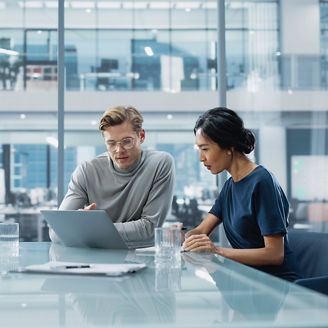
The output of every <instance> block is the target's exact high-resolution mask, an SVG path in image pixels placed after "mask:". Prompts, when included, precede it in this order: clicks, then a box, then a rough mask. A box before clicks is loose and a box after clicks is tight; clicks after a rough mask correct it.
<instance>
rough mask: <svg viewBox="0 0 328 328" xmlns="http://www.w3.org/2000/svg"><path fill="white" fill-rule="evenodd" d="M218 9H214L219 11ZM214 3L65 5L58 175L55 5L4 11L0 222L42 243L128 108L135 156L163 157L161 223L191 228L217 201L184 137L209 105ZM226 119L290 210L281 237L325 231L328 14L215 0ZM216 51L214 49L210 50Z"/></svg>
mask: <svg viewBox="0 0 328 328" xmlns="http://www.w3.org/2000/svg"><path fill="white" fill-rule="evenodd" d="M218 1H221V0H218ZM217 7H218V2H217V1H215V0H198V1H192V0H188V1H183V0H182V1H173V0H167V1H165V0H158V1H157V0H151V1H141V0H140V1H139V0H134V1H120V0H107V1H105V0H102V1H100V0H92V1H87V0H80V1H75V0H67V1H65V6H64V11H65V32H64V34H65V46H64V49H63V51H64V61H65V64H64V67H65V78H64V82H65V96H64V99H65V116H64V120H65V129H64V143H65V148H64V163H58V135H57V120H58V114H57V107H58V106H57V91H58V85H57V78H58V74H57V64H58V60H57V59H58V54H57V46H58V42H57V41H58V36H57V28H58V2H57V1H50V0H21V1H16V0H0V145H1V147H0V221H4V220H14V221H17V222H19V223H20V228H21V240H25V241H34V240H47V239H48V234H47V227H46V225H45V224H44V222H43V220H42V217H41V216H40V214H39V210H40V209H42V208H56V206H57V201H58V199H57V197H58V180H59V179H58V176H57V175H58V170H57V167H58V165H64V166H63V167H64V170H63V171H64V173H63V175H64V177H61V178H63V179H64V185H65V192H66V188H67V185H68V182H69V179H70V175H71V173H72V171H73V170H74V168H75V167H76V166H77V165H78V164H79V163H81V162H83V161H85V160H89V159H91V158H93V157H94V156H96V155H97V154H100V153H102V152H104V151H105V147H104V145H103V140H102V137H101V135H100V133H99V132H98V130H97V128H98V121H99V119H100V117H101V115H102V113H103V112H104V111H105V110H106V109H107V108H109V107H113V106H115V105H119V104H123V105H134V106H136V107H137V108H138V109H139V110H140V111H141V112H142V114H143V115H144V118H145V128H146V131H147V137H146V143H145V148H151V149H158V150H164V151H167V152H169V153H171V154H172V155H173V157H174V158H175V166H176V173H177V181H176V188H175V193H174V195H175V196H174V201H173V204H172V212H171V213H170V214H169V217H168V218H169V219H171V220H179V221H181V222H184V224H185V225H187V226H193V225H196V224H198V223H199V222H200V220H201V219H202V217H203V216H204V215H205V214H206V212H207V211H208V210H209V208H210V206H211V204H213V202H214V199H215V197H216V195H217V192H218V187H217V179H216V177H214V176H212V175H211V174H210V173H209V172H208V171H207V170H206V169H205V168H203V166H202V165H201V164H200V163H199V161H198V151H197V149H195V147H194V136H193V132H192V130H193V126H194V123H195V121H196V119H197V117H198V115H199V114H200V113H202V112H203V111H204V110H206V109H209V108H213V107H215V106H217V105H218V93H219V92H218V90H219V87H220V86H219V85H218V79H217V54H218V48H219V47H220V45H219V47H218V44H217V40H218V25H219V24H218V23H219V22H218V8H217ZM225 38H226V42H225V47H226V89H227V92H226V96H227V106H228V107H229V108H232V109H234V110H236V111H237V112H238V113H239V114H240V115H241V116H242V118H243V119H244V121H245V125H246V126H247V127H250V128H251V129H252V130H253V131H254V133H255V135H256V136H257V148H256V150H255V152H254V153H253V154H251V156H252V157H253V158H254V159H255V160H256V161H257V162H258V163H259V164H262V165H264V166H266V167H267V168H268V169H269V170H271V171H272V172H273V173H274V174H275V175H276V177H277V178H278V180H279V182H280V183H281V185H282V187H283V189H284V190H285V192H286V194H287V196H288V199H289V201H290V203H291V212H290V228H291V229H305V230H312V231H326V232H327V231H328V129H327V127H328V92H327V89H328V2H326V1H319V0H281V1H265V0H262V1H255V0H253V1H234V0H227V1H225ZM219 49H220V48H219Z"/></svg>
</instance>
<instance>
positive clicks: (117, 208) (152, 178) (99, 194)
mask: <svg viewBox="0 0 328 328" xmlns="http://www.w3.org/2000/svg"><path fill="white" fill-rule="evenodd" d="M142 123H143V118H142V116H141V114H140V113H139V112H138V111H137V110H136V109H135V108H134V107H123V106H118V107H114V108H112V109H109V110H107V111H106V112H105V113H104V115H103V117H102V118H101V120H100V124H99V130H100V131H101V132H102V135H103V137H104V140H105V145H106V147H107V150H108V153H107V152H106V153H103V154H101V155H99V156H97V157H96V158H94V159H93V160H91V161H88V162H85V163H83V164H82V165H80V166H78V167H77V169H76V170H75V171H74V172H73V174H72V177H71V181H70V183H69V187H68V192H67V194H66V196H65V198H64V200H63V202H62V203H61V205H60V209H61V210H76V209H83V208H84V209H86V210H92V209H95V208H96V209H103V210H105V211H106V212H107V213H108V215H109V216H110V218H111V219H112V220H113V222H114V224H115V227H116V228H117V230H118V231H119V233H120V235H121V236H122V238H123V239H124V240H125V242H126V243H127V245H128V246H129V247H138V246H149V245H152V244H153V236H154V228H155V227H157V226H161V225H162V223H163V221H164V219H165V217H166V215H167V213H168V211H169V208H170V205H171V202H172V193H173V188H174V180H175V172H174V164H173V158H172V157H171V155H169V154H167V153H164V152H159V151H154V150H142V149H141V144H142V143H143V142H144V140H145V130H144V129H143V128H142ZM90 229H92V226H90ZM50 235H51V239H52V240H55V239H56V236H53V232H51V233H50Z"/></svg>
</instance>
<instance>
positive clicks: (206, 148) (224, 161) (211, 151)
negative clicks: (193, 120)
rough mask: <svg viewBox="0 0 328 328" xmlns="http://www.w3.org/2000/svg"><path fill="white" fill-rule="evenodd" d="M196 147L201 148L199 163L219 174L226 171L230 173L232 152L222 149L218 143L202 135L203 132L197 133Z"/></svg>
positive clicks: (199, 130)
mask: <svg viewBox="0 0 328 328" xmlns="http://www.w3.org/2000/svg"><path fill="white" fill-rule="evenodd" d="M196 145H197V147H198V148H199V161H200V162H202V163H203V164H204V166H205V167H206V168H207V169H208V170H210V171H211V173H212V174H218V173H220V172H222V171H224V170H227V171H230V166H231V162H232V151H231V150H229V149H222V148H221V147H220V146H219V145H218V144H217V143H215V142H214V141H212V140H211V139H209V138H207V137H205V136H203V135H202V130H201V129H198V130H197V131H196Z"/></svg>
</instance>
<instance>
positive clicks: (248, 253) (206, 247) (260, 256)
mask: <svg viewBox="0 0 328 328" xmlns="http://www.w3.org/2000/svg"><path fill="white" fill-rule="evenodd" d="M263 238H264V247H263V248H253V249H235V248H223V247H216V246H215V245H214V244H213V242H212V241H211V240H210V239H209V237H208V236H207V235H206V234H200V235H193V236H191V237H190V238H188V239H187V240H186V241H185V242H184V244H183V246H184V249H185V250H190V251H193V252H199V251H209V252H213V253H216V254H219V255H221V256H224V257H226V258H228V259H231V260H234V261H237V262H240V263H243V264H247V265H254V266H259V265H280V264H281V263H282V262H283V260H284V237H283V236H282V235H271V236H264V237H263Z"/></svg>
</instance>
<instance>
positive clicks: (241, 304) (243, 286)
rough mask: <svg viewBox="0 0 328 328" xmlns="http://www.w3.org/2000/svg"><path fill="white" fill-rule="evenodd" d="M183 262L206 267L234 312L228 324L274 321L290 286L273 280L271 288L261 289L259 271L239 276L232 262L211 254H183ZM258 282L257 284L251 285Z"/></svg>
mask: <svg viewBox="0 0 328 328" xmlns="http://www.w3.org/2000/svg"><path fill="white" fill-rule="evenodd" d="M183 259H184V260H185V261H186V262H187V263H189V264H191V265H192V266H196V267H197V266H198V267H203V268H205V269H206V270H207V271H208V273H209V275H210V276H211V278H212V279H213V281H214V282H215V285H216V287H217V289H218V291H219V292H220V293H221V295H222V296H223V298H224V300H225V302H226V304H227V305H228V306H229V308H230V309H231V310H232V311H233V314H232V316H231V321H254V320H262V321H263V320H264V321H274V320H275V319H276V317H277V314H278V313H279V310H280V309H281V308H282V306H283V304H284V301H285V299H286V295H287V294H288V291H289V284H288V283H287V282H284V281H283V280H281V279H279V278H276V277H273V279H272V286H270V287H264V286H265V285H264V284H261V280H263V277H264V276H265V274H264V273H263V272H260V271H258V270H255V269H254V271H253V272H252V277H248V275H247V274H244V275H243V276H239V277H238V274H237V273H234V263H233V262H232V261H226V260H225V259H223V258H220V257H217V256H215V255H211V254H202V256H199V255H198V254H195V253H191V252H190V253H185V254H183ZM254 281H255V282H257V283H254Z"/></svg>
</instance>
